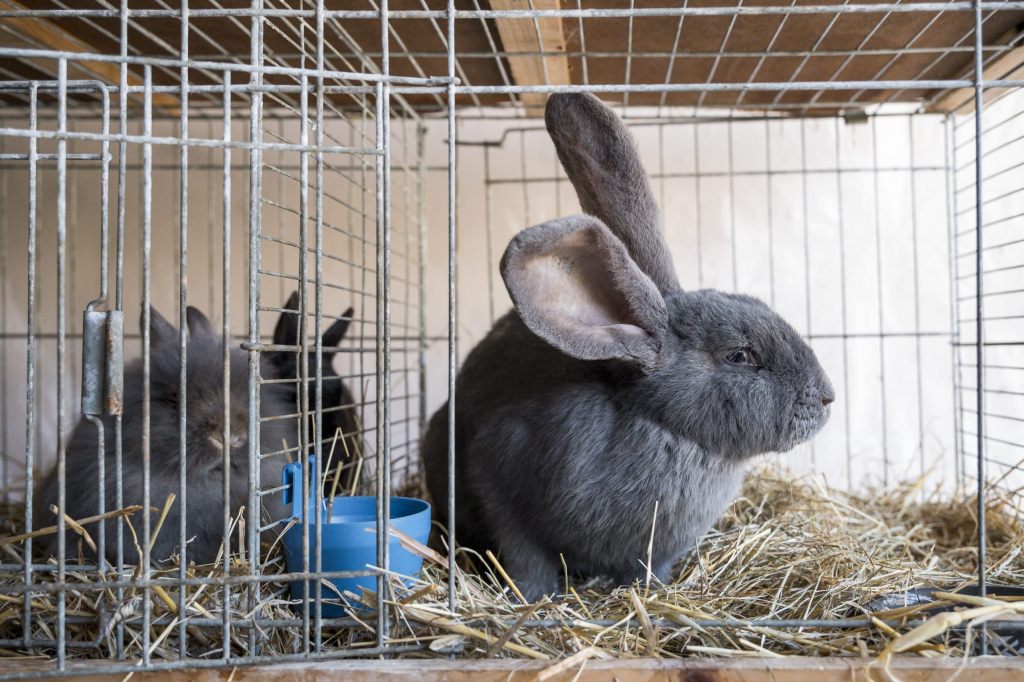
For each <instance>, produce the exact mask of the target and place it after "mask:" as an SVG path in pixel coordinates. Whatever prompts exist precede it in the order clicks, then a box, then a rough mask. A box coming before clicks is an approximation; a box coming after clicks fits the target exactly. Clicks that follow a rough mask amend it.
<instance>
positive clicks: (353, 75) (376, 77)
mask: <svg viewBox="0 0 1024 682" xmlns="http://www.w3.org/2000/svg"><path fill="white" fill-rule="evenodd" d="M0 57H13V58H15V59H67V60H72V61H89V62H111V63H116V64H133V65H137V66H157V67H167V68H176V69H180V68H190V69H199V70H207V71H233V72H238V73H250V74H260V75H264V76H267V75H274V76H294V77H296V78H301V77H303V76H309V75H310V74H316V75H317V76H323V77H324V78H334V79H337V80H349V81H361V82H366V83H395V84H402V85H442V86H444V85H447V84H448V82H449V81H448V78H447V77H438V78H415V77H412V76H392V75H387V76H385V75H382V74H379V73H358V72H353V71H332V70H330V69H325V70H322V71H321V70H317V69H303V68H297V67H290V66H252V65H251V64H239V63H237V62H202V61H192V60H188V59H184V60H182V59H168V58H166V57H132V56H127V57H126V56H122V55H112V54H103V53H92V52H67V51H62V50H37V49H34V48H24V47H0ZM189 89H191V88H189Z"/></svg>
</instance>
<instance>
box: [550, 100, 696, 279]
mask: <svg viewBox="0 0 1024 682" xmlns="http://www.w3.org/2000/svg"><path fill="white" fill-rule="evenodd" d="M544 123H545V124H546V125H547V129H548V134H549V135H550V136H551V139H552V141H553V142H554V143H555V149H556V150H557V152H558V159H559V160H560V161H561V162H562V166H563V167H564V168H565V172H566V174H567V175H568V176H569V180H571V181H572V184H573V186H574V187H575V188H576V194H577V195H578V196H579V199H580V206H581V207H582V208H583V210H584V211H585V212H586V213H589V214H590V215H592V216H597V217H598V218H600V219H601V220H602V221H604V223H605V225H607V226H608V228H609V229H610V230H611V231H612V233H614V234H615V236H617V237H618V238H619V239H621V240H622V243H623V244H625V245H626V249H627V250H628V251H629V255H630V256H632V257H633V261H634V262H635V263H636V264H637V265H638V266H640V269H641V270H643V271H644V272H645V273H647V275H648V276H649V277H650V278H651V280H652V281H653V282H654V284H655V286H657V287H658V290H659V291H661V292H662V293H668V292H670V291H674V290H676V289H678V288H679V278H678V277H677V276H676V270H675V266H674V265H673V264H672V256H671V254H670V253H669V250H668V246H667V245H666V244H665V237H664V234H663V232H662V226H661V214H660V212H659V211H658V205H657V204H656V203H655V201H654V194H653V193H652V192H651V186H650V183H649V182H648V181H647V173H646V172H644V167H643V165H642V164H641V163H640V156H639V154H638V153H637V150H636V143H635V142H634V141H633V137H632V136H631V135H630V134H629V131H628V130H626V126H624V125H623V124H622V121H620V120H619V119H618V117H617V116H616V115H615V114H614V113H612V110H611V109H609V108H608V107H606V106H605V105H604V104H602V103H601V100H599V99H598V98H597V97H595V96H593V95H591V94H587V93H571V94H555V95H551V96H550V97H549V98H548V102H547V106H546V108H545V110H544Z"/></svg>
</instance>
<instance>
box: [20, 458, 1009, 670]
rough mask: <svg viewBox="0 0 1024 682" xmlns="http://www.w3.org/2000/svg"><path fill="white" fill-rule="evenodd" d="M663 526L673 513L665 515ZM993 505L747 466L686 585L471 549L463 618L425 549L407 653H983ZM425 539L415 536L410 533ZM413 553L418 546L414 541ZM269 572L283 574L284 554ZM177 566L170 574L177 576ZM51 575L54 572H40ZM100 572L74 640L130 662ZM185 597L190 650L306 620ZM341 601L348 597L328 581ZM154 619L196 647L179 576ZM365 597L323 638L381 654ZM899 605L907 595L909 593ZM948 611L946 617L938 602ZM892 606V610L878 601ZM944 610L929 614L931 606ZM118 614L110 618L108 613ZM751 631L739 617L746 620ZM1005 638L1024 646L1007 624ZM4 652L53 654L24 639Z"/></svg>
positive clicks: (130, 634) (398, 636) (72, 612)
mask: <svg viewBox="0 0 1024 682" xmlns="http://www.w3.org/2000/svg"><path fill="white" fill-rule="evenodd" d="M987 500H988V501H987V507H986V509H987V525H988V544H987V560H986V564H987V569H988V570H987V574H988V580H989V581H990V583H992V584H998V585H1007V586H1020V585H1024V558H1022V556H1021V549H1022V547H1024V521H1022V519H1024V514H1022V510H1021V509H1020V507H1019V505H1020V502H1019V496H1017V495H1013V494H1010V493H1005V492H1000V491H999V490H997V489H993V490H992V492H991V493H990V495H988V496H987ZM4 511H5V512H7V513H5V515H4V519H5V520H4V528H3V532H4V533H5V534H8V535H10V534H13V533H16V532H18V530H19V529H18V527H17V526H18V523H19V522H20V519H19V518H17V517H18V514H19V511H18V509H17V508H16V507H11V508H8V509H6V510H4ZM653 521H654V522H655V523H657V520H653ZM976 528H977V523H976V504H975V501H974V499H973V498H971V497H970V496H967V495H951V494H949V493H943V492H940V491H939V490H926V489H925V484H924V483H923V482H921V481H918V482H916V483H909V484H904V485H898V486H895V487H892V488H890V489H886V490H868V491H865V492H863V493H860V494H851V493H846V492H840V491H837V490H835V489H831V488H829V487H827V486H826V485H825V484H824V483H823V481H822V480H821V479H820V478H816V477H801V478H797V477H793V476H790V475H787V474H784V473H782V472H780V471H778V470H775V469H764V470H760V471H758V472H756V473H754V474H752V475H751V476H750V477H748V480H747V483H746V485H745V488H744V491H743V495H742V497H741V498H740V499H738V500H737V501H736V502H735V504H733V505H732V507H731V509H730V511H729V513H728V514H727V516H726V517H725V518H724V519H722V520H721V522H720V523H719V524H718V526H717V527H716V528H715V529H713V530H712V531H711V532H709V533H708V535H707V536H706V537H705V538H704V539H703V541H702V542H701V544H700V547H699V550H698V552H697V553H696V554H695V555H694V556H692V557H691V558H690V559H689V560H688V561H686V563H685V564H684V565H683V566H682V567H681V570H680V573H679V577H678V579H677V580H676V581H675V582H674V583H673V584H671V585H662V584H660V583H658V582H657V580H656V579H654V578H651V579H650V580H648V581H644V582H641V583H638V584H636V585H632V586H623V587H615V586H608V585H603V584H601V583H600V582H599V581H590V582H586V583H579V582H576V581H574V580H572V579H571V577H570V578H569V579H568V581H567V584H568V588H569V589H568V590H567V593H566V595H565V596H563V597H559V598H557V599H554V600H549V599H545V600H542V601H541V602H540V603H538V604H533V605H527V604H524V603H523V602H522V601H521V600H520V599H519V598H518V596H517V590H516V587H515V585H514V584H513V583H512V581H511V580H510V579H509V578H508V576H506V575H505V574H504V571H503V570H502V568H501V565H500V563H498V561H497V560H496V559H495V558H494V557H492V556H487V557H479V556H470V555H469V553H468V552H460V553H459V560H460V561H459V563H460V566H469V565H470V564H473V565H475V566H476V568H477V570H476V571H468V570H463V569H462V568H460V569H459V570H458V572H457V575H456V576H455V585H456V590H457V593H458V594H457V597H458V603H459V604H460V608H459V611H458V612H457V613H450V612H449V611H448V608H447V602H448V596H447V586H448V575H447V571H446V566H447V562H446V560H445V558H444V557H443V556H442V555H441V554H439V553H437V552H434V551H432V550H429V549H427V548H425V547H422V546H416V547H413V549H414V551H417V552H420V553H421V554H423V555H424V556H425V557H426V560H425V562H424V571H423V573H422V574H421V575H420V576H418V577H417V578H416V579H415V580H414V581H412V583H411V586H406V585H401V584H398V583H397V582H396V583H395V587H394V591H393V594H392V603H393V605H394V609H395V613H396V618H395V620H394V622H393V624H392V627H391V632H390V637H391V640H392V642H394V643H396V644H401V645H417V644H419V645H422V647H423V648H422V649H420V650H416V651H413V652H410V653H406V654H403V655H406V656H439V655H445V656H446V655H449V654H451V653H457V654H458V655H459V656H462V657H469V658H480V657H487V656H505V657H508V656H512V657H524V658H537V659H550V660H552V661H554V660H555V659H558V658H563V657H569V659H568V661H567V663H572V664H580V663H582V662H583V661H584V660H585V659H586V658H590V657H610V656H644V655H653V656H662V657H681V656H693V655H717V656H779V655H783V656H790V655H805V656H814V655H855V656H879V657H881V658H882V659H883V660H884V659H886V658H888V657H889V656H891V655H893V654H896V653H904V652H906V653H913V654H918V655H924V656H939V655H951V656H956V655H963V654H965V653H967V652H971V651H977V649H976V638H975V636H974V635H975V632H976V631H977V626H978V625H979V624H980V623H981V622H984V621H989V622H990V623H991V622H995V621H1000V622H1002V621H1006V620H1014V619H1017V618H1021V617H1022V616H1021V615H1018V614H1024V602H1018V601H1014V600H1013V598H1011V597H998V598H995V599H993V598H986V599H983V598H980V597H971V596H969V595H966V594H954V593H953V592H955V591H956V590H958V589H959V588H962V587H963V586H965V585H967V584H969V583H971V582H972V581H973V580H975V579H976V577H975V576H976V573H975V572H976V569H977V561H978V551H977V547H976V542H977V539H976V533H977V530H976ZM403 542H404V543H409V542H410V541H408V540H403ZM0 543H2V544H0V549H2V550H3V551H4V553H5V555H6V556H5V559H4V563H7V564H8V565H10V564H11V563H12V562H13V563H20V562H21V552H22V551H23V546H22V543H20V542H10V541H0ZM407 546H409V545H408V544H407ZM271 556H272V557H273V558H272V560H271V562H270V564H269V565H268V566H267V567H266V569H265V572H269V573H280V572H283V571H284V570H285V569H284V561H283V557H282V556H281V553H280V547H279V546H277V547H275V548H274V549H273V550H272V553H271ZM232 567H233V568H232V571H233V572H234V571H239V572H246V571H247V568H246V565H245V558H244V557H232ZM177 574H178V569H177V567H171V568H168V569H166V570H161V571H160V572H159V573H158V576H166V577H167V578H168V579H173V578H175V577H177ZM188 574H189V575H190V576H200V575H211V574H212V575H220V574H222V569H221V568H219V567H218V568H211V567H190V568H189V570H188ZM21 579H22V578H21V572H20V571H15V572H12V573H9V574H6V575H0V600H2V601H0V638H5V639H6V638H17V637H21V636H22V621H21V609H22V601H23V597H22V596H21V595H20V594H17V593H16V592H14V591H12V590H11V589H7V590H5V589H4V588H3V586H7V587H8V588H11V587H17V586H18V585H19V584H20V581H21ZM36 579H37V580H41V581H46V580H52V578H48V577H45V576H37V578H36ZM96 579H97V573H96V572H95V571H93V572H91V573H89V574H85V573H69V576H68V582H69V584H71V588H70V589H69V591H68V593H67V594H68V596H67V604H66V612H67V614H68V616H69V625H68V627H67V639H68V641H69V642H71V641H78V642H82V641H97V642H98V648H95V647H94V648H92V649H74V648H72V649H69V656H86V657H97V656H101V657H109V656H113V655H114V653H115V651H116V649H115V642H116V636H117V633H118V631H119V629H120V628H123V632H124V646H125V655H126V656H127V657H129V658H132V657H138V656H140V654H141V648H140V647H141V646H142V637H141V627H142V616H141V614H142V611H143V598H144V597H143V594H142V592H141V591H140V590H134V589H129V590H126V591H125V594H124V598H123V599H122V600H120V601H119V600H118V598H117V595H116V594H115V592H114V591H113V590H102V591H100V590H97V589H96V588H95V587H92V588H90V583H91V582H94V581H96ZM914 588H936V589H938V590H939V593H938V595H937V597H938V598H939V601H938V602H936V603H932V604H927V605H914V606H908V607H903V608H895V609H894V608H893V606H894V605H895V604H894V601H893V600H891V599H890V601H889V602H886V603H881V602H880V601H879V598H880V597H884V596H886V595H890V596H891V595H901V594H903V593H905V592H906V591H907V590H911V589H914ZM187 590H188V591H187V593H186V622H187V624H188V627H187V646H188V653H189V655H190V656H211V657H217V656H221V655H222V653H221V652H222V646H223V639H222V634H221V629H220V628H219V627H211V626H210V625H208V624H200V625H196V624H194V623H195V622H196V619H207V620H206V623H209V619H216V620H217V621H219V620H220V619H221V618H222V616H223V613H224V609H225V608H227V609H228V610H229V611H230V615H231V618H232V620H234V621H242V620H244V619H246V618H248V617H251V616H252V615H258V616H261V617H264V618H280V619H289V618H291V619H294V618H295V617H296V614H295V612H294V611H293V610H292V608H291V605H290V604H289V602H288V601H287V597H288V593H287V586H286V585H284V584H281V583H264V584H262V585H261V587H260V589H259V593H258V595H257V604H256V608H255V610H252V609H250V608H248V605H249V603H248V601H247V598H246V593H245V589H244V588H242V587H234V588H232V590H231V596H230V598H229V599H228V601H227V603H226V604H225V601H224V590H223V588H222V587H220V586H214V585H209V586H204V587H189V588H187ZM324 596H325V598H330V597H334V596H336V595H334V594H332V593H331V592H330V591H329V590H327V589H326V588H325V590H324ZM150 598H151V613H152V617H153V619H154V620H153V623H154V625H153V626H152V628H151V632H150V650H151V654H152V656H153V658H154V660H160V659H162V658H167V659H174V658H176V657H177V656H178V655H179V654H178V651H179V647H178V637H179V627H178V623H179V614H178V612H177V611H178V609H177V601H178V595H177V587H175V586H173V585H168V586H167V587H166V588H161V589H155V590H153V591H152V592H151V597H150ZM346 598H347V599H350V600H351V601H352V603H355V602H356V601H362V602H363V606H361V607H360V608H356V609H353V610H352V611H351V615H352V618H353V619H354V621H353V622H354V625H353V626H351V627H345V628H338V627H325V628H324V633H323V636H324V647H325V649H330V648H331V647H343V646H344V647H348V646H356V647H369V646H372V645H373V644H374V643H375V640H376V633H375V631H374V626H375V623H376V619H375V616H374V614H373V612H372V608H373V606H374V603H373V602H374V595H372V594H363V595H347V596H346ZM896 601H898V600H896ZM32 603H33V612H34V613H35V614H36V618H35V619H34V621H33V634H34V636H35V637H37V638H40V639H51V638H54V637H55V633H54V632H53V623H54V620H55V614H56V608H57V606H56V601H55V598H54V596H53V595H52V594H45V593H38V594H35V595H34V596H33V597H32ZM936 604H938V605H944V606H946V607H948V608H946V609H945V610H940V609H935V608H934V607H935V606H936ZM886 608H887V609H888V610H879V609H886ZM929 609H930V610H929ZM101 611H102V612H103V617H102V618H99V614H100V612H101ZM728 619H732V620H743V621H748V622H745V623H742V624H738V626H737V627H728V628H723V627H713V626H712V624H710V623H708V621H709V620H710V621H719V622H720V621H722V620H728ZM759 619H771V620H779V619H830V620H834V619H855V620H856V621H858V622H859V623H860V624H857V625H855V626H853V627H846V628H842V629H836V628H825V627H803V628H793V627H765V626H758V625H757V624H756V623H751V622H749V621H756V620H759ZM733 625H734V626H736V625H737V624H735V623H734V624H733ZM993 630H994V631H995V632H996V634H995V635H993V636H992V637H991V639H992V641H993V642H994V644H993V646H994V647H995V648H996V649H1011V650H1012V649H1014V643H1013V642H1012V641H1011V642H1010V643H1009V644H1007V642H1006V641H1005V638H1003V637H1002V636H1001V635H1000V634H999V633H1000V632H1001V631H1000V630H999V629H998V626H991V628H990V632H991V631H993ZM247 632H248V631H247V630H244V629H237V630H235V631H233V633H232V640H231V644H230V646H231V647H232V648H233V649H237V652H238V653H239V654H242V653H244V650H245V646H246V644H247V640H248V636H247ZM302 633H303V630H302V627H301V626H300V627H260V628H259V629H258V630H257V633H256V638H257V640H258V641H259V643H260V651H261V654H262V655H265V656H271V655H274V654H277V653H282V654H283V653H293V652H297V651H301V646H302ZM0 653H2V654H4V655H23V656H27V655H44V656H45V655H49V654H50V653H52V652H48V651H46V650H35V651H27V650H7V651H0Z"/></svg>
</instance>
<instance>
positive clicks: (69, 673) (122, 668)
mask: <svg viewBox="0 0 1024 682" xmlns="http://www.w3.org/2000/svg"><path fill="white" fill-rule="evenodd" d="M21 641H22V642H24V640H21ZM425 646H426V645H423V644H387V645H384V646H366V647H361V646H358V645H353V646H351V647H350V648H346V649H340V648H338V649H324V650H323V651H319V652H310V653H303V654H280V653H278V654H274V655H273V656H259V655H256V656H238V657H235V656H230V655H229V656H227V657H221V658H182V659H178V660H173V661H152V660H151V661H150V662H149V664H148V665H140V664H139V663H109V664H108V663H105V664H104V665H103V668H102V672H103V673H104V674H107V675H119V674H129V673H139V672H143V671H161V670H188V669H190V668H196V669H198V668H224V667H228V668H230V667H233V666H254V665H265V664H267V663H298V662H308V661H310V660H314V659H315V660H318V661H329V660H333V659H340V658H356V657H366V658H373V657H377V656H389V655H396V654H402V653H411V652H413V651H421V650H423V649H424V648H425ZM97 672H99V670H98V669H97V667H96V665H95V664H91V663H88V662H83V663H81V664H74V663H72V664H68V665H67V666H66V667H65V668H64V669H62V670H60V671H58V670H57V669H56V667H55V666H50V667H47V668H46V669H43V670H33V671H18V672H11V673H9V674H8V673H5V674H4V679H5V680H31V679H37V678H51V677H53V676H54V675H55V674H59V675H61V676H62V677H74V676H79V675H96V673H97Z"/></svg>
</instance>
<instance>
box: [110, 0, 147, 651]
mask: <svg viewBox="0 0 1024 682" xmlns="http://www.w3.org/2000/svg"><path fill="white" fill-rule="evenodd" d="M118 16H119V41H118V44H119V46H120V56H121V60H120V62H119V63H118V67H119V69H118V72H119V73H118V88H117V96H118V132H119V133H120V134H121V135H122V136H125V135H127V134H128V62H127V59H128V0H121V6H120V12H119V14H118ZM127 182H128V143H127V142H125V141H124V139H123V137H122V140H121V142H120V143H119V144H118V161H117V265H116V272H115V274H114V280H115V281H114V307H115V308H116V309H117V310H118V311H119V312H121V313H122V314H123V313H124V242H125V239H124V237H125V218H126V211H127V200H126V197H127ZM144 314H145V313H144ZM123 423H124V418H123V416H122V415H120V414H118V415H115V416H114V485H115V487H114V498H115V499H114V505H115V508H116V509H123V508H124V466H123V465H124V451H123V450H124V448H123V445H124V442H123V433H122V426H123ZM115 528H116V530H117V548H116V557H115V563H116V568H117V575H118V577H120V576H122V575H123V574H124V518H123V517H121V516H118V517H117V521H116V526H115ZM116 596H117V601H118V603H119V604H120V603H124V588H122V587H119V588H117V592H116ZM116 633H117V637H116V639H117V657H118V658H124V635H125V626H124V619H118V622H117V625H116Z"/></svg>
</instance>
